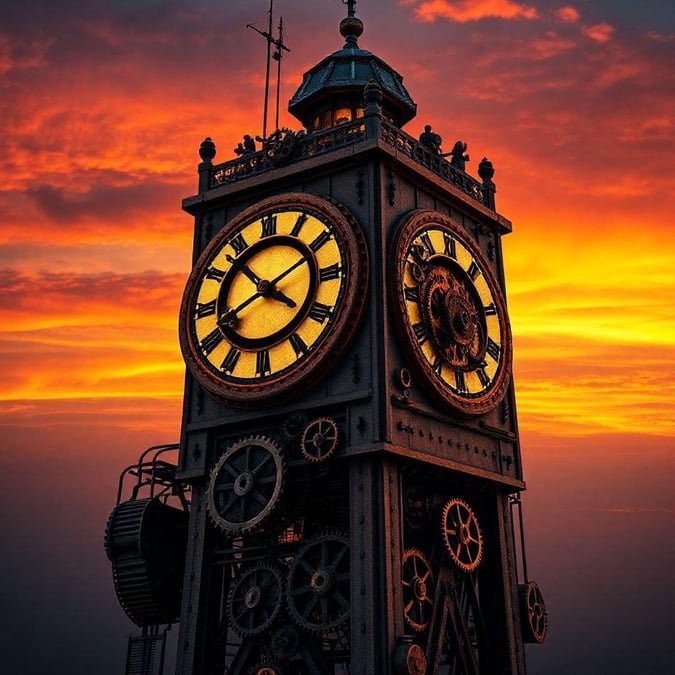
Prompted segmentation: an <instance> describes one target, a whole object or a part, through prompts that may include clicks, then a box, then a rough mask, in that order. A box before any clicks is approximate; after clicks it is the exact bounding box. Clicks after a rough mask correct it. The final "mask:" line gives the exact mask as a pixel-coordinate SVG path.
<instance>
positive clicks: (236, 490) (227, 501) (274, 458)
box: [207, 436, 284, 534]
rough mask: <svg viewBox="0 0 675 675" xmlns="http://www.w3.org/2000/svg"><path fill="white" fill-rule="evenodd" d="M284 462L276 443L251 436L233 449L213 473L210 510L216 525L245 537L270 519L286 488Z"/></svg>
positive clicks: (225, 530) (234, 445)
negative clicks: (284, 487)
mask: <svg viewBox="0 0 675 675" xmlns="http://www.w3.org/2000/svg"><path fill="white" fill-rule="evenodd" d="M283 468H284V467H283V460H282V456H281V452H280V450H279V448H278V446H277V445H276V443H274V442H273V441H272V440H270V439H269V438H266V437H264V436H250V437H248V438H244V439H242V440H241V441H237V442H236V443H233V444H232V445H230V447H229V448H227V450H226V451H225V452H224V454H223V455H222V456H221V457H220V459H219V460H218V462H216V465H215V466H214V467H213V470H212V471H211V477H210V479H209V487H208V493H207V508H208V511H209V516H210V517H211V520H212V521H213V522H214V524H215V525H216V526H217V527H219V528H220V529H221V530H223V532H226V533H228V534H243V533H245V532H249V531H250V530H253V529H255V528H256V527H257V526H258V525H260V523H261V522H262V521H263V520H265V518H267V516H268V515H269V514H270V513H271V512H272V510H273V509H274V508H275V506H276V505H277V503H278V501H279V496H280V495H281V491H282V488H283Z"/></svg>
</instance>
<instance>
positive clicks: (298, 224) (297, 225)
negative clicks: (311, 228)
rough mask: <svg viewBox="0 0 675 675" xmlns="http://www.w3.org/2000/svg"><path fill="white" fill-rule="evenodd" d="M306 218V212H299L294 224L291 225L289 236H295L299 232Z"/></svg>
mask: <svg viewBox="0 0 675 675" xmlns="http://www.w3.org/2000/svg"><path fill="white" fill-rule="evenodd" d="M307 218H309V216H308V215H307V214H306V213H301V214H300V215H299V216H298V219H297V220H296V221H295V225H293V229H292V230H291V236H293V237H297V236H298V235H299V234H300V230H301V229H302V226H303V225H304V224H305V223H306V222H307Z"/></svg>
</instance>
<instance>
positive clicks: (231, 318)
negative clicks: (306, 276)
mask: <svg viewBox="0 0 675 675" xmlns="http://www.w3.org/2000/svg"><path fill="white" fill-rule="evenodd" d="M227 257H228V258H230V256H229V255H228V256H227ZM228 262H231V261H230V260H228ZM304 262H308V260H307V258H305V257H304V256H302V257H301V258H300V259H299V260H296V261H295V262H294V263H293V264H292V265H291V266H290V267H289V268H288V269H286V270H284V271H283V272H282V273H281V274H279V275H277V276H276V277H275V278H274V279H273V280H272V281H265V280H258V281H257V286H258V290H257V291H256V292H255V293H254V294H253V295H251V296H250V297H249V298H246V300H244V301H243V302H242V303H240V304H239V305H238V306H237V307H235V308H233V309H230V308H228V309H226V310H225V311H224V312H223V313H222V314H221V316H220V318H219V319H218V323H224V324H225V325H226V326H230V327H235V326H236V325H237V323H238V322H239V317H237V314H238V313H239V312H240V311H241V310H242V309H244V308H245V307H248V306H249V305H250V304H251V303H252V302H253V301H254V300H255V299H256V298H260V297H262V296H265V295H269V296H270V297H272V298H274V299H275V300H279V302H283V303H284V304H286V305H288V307H295V306H296V303H295V301H294V300H292V299H291V298H289V297H288V296H287V295H286V294H285V293H282V292H281V291H280V290H279V289H277V288H275V285H276V284H277V282H279V281H281V280H282V279H283V278H284V277H286V276H288V275H289V274H290V273H291V272H292V271H293V270H295V269H297V268H298V267H300V265H302V263H304ZM239 264H240V265H241V264H242V263H239ZM247 269H248V268H247ZM250 271H251V270H249V272H250ZM242 272H243V273H244V274H246V272H244V269H243V267H242ZM251 274H253V273H252V272H251ZM247 276H248V275H247ZM249 278H250V277H249ZM268 289H272V290H271V291H270V290H268Z"/></svg>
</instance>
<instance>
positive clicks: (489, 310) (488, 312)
mask: <svg viewBox="0 0 675 675" xmlns="http://www.w3.org/2000/svg"><path fill="white" fill-rule="evenodd" d="M483 311H484V312H485V316H494V315H495V314H497V307H495V303H494V302H491V303H490V304H489V305H487V306H485V307H483Z"/></svg>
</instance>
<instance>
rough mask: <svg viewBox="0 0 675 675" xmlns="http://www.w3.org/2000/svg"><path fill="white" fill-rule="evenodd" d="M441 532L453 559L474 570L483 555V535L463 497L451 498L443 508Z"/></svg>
mask: <svg viewBox="0 0 675 675" xmlns="http://www.w3.org/2000/svg"><path fill="white" fill-rule="evenodd" d="M441 534H442V535H443V543H444V544H445V548H446V549H447V551H448V553H449V554H450V558H451V559H452V561H453V562H454V563H455V565H457V567H459V568H460V569H461V570H464V571H465V572H472V571H473V570H475V569H476V568H477V567H478V565H479V564H480V561H481V558H482V557H483V535H482V534H481V530H480V525H479V524H478V519H477V518H476V515H475V514H474V512H473V511H472V509H471V507H470V506H469V505H468V504H467V503H466V502H465V501H464V500H462V499H457V498H453V499H450V500H449V501H448V502H447V503H446V504H445V507H444V508H443V515H442V524H441Z"/></svg>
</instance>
